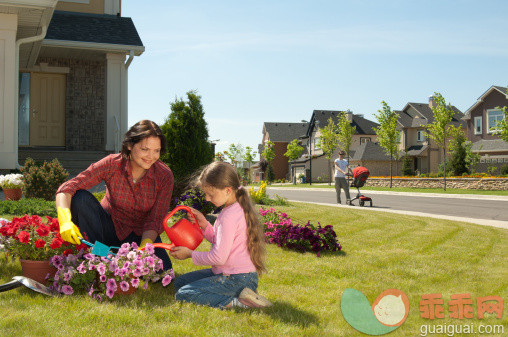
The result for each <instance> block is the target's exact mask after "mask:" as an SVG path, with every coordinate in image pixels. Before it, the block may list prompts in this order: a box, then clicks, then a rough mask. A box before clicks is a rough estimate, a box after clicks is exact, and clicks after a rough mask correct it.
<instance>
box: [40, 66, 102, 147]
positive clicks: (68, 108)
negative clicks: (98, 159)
mask: <svg viewBox="0 0 508 337" xmlns="http://www.w3.org/2000/svg"><path fill="white" fill-rule="evenodd" d="M38 63H39V64H40V63H48V65H49V66H54V67H68V68H69V70H70V72H69V74H68V75H67V85H66V97H65V148H66V150H68V151H104V149H105V132H106V131H105V125H106V121H105V115H106V108H105V107H106V99H105V97H106V95H105V93H106V87H105V83H106V79H105V77H106V75H105V74H106V62H105V61H90V60H75V59H55V58H42V57H41V58H39V59H38Z"/></svg>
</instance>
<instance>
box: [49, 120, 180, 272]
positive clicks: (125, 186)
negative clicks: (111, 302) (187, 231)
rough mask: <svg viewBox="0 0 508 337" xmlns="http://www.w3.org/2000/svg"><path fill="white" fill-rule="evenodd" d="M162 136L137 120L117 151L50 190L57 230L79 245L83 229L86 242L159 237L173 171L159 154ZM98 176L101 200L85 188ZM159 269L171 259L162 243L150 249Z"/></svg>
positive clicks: (163, 142)
mask: <svg viewBox="0 0 508 337" xmlns="http://www.w3.org/2000/svg"><path fill="white" fill-rule="evenodd" d="M165 150H166V138H165V137H164V135H163V134H162V131H161V129H160V128H159V126H158V125H157V124H155V123H154V122H152V121H149V120H142V121H140V122H138V123H136V124H135V125H134V126H132V127H131V128H130V129H129V131H127V133H126V134H125V136H124V139H123V142H122V151H121V153H118V154H111V155H109V156H107V157H105V158H103V159H101V160H100V161H98V162H96V163H93V164H92V165H90V167H88V168H87V169H86V170H85V171H83V172H81V173H80V174H79V175H78V176H76V177H75V178H73V179H71V180H69V181H67V182H65V183H63V184H62V185H61V186H60V187H59V188H58V191H57V192H56V193H57V194H56V207H57V212H58V221H59V223H60V235H61V237H62V239H64V240H65V241H68V242H71V243H75V244H79V243H80V241H79V238H82V237H83V235H82V234H81V233H83V234H84V235H86V236H87V237H88V240H89V241H90V242H92V243H94V242H95V241H99V242H102V243H104V244H106V245H108V246H120V245H121V244H122V243H124V242H136V243H137V244H138V245H140V246H141V247H143V246H145V245H146V244H147V243H153V242H161V239H160V236H159V235H160V233H162V231H163V226H162V221H163V219H164V216H165V215H166V214H167V212H168V211H169V204H170V200H171V194H172V192H173V183H174V178H173V173H172V172H171V170H170V169H169V167H168V166H166V164H164V163H163V162H161V161H160V160H159V157H160V155H161V154H162V153H164V152H165ZM102 181H104V182H105V184H106V187H107V189H106V195H105V196H104V198H103V199H102V201H101V203H99V202H98V201H97V199H96V198H95V197H94V196H93V195H92V194H91V193H90V192H88V191H87V189H90V188H92V187H93V186H96V185H97V184H99V183H100V182H102ZM155 255H157V256H158V257H159V258H160V259H161V260H162V262H163V266H164V270H167V269H170V268H171V260H170V259H169V256H168V254H167V252H166V251H165V250H164V249H162V248H157V249H155Z"/></svg>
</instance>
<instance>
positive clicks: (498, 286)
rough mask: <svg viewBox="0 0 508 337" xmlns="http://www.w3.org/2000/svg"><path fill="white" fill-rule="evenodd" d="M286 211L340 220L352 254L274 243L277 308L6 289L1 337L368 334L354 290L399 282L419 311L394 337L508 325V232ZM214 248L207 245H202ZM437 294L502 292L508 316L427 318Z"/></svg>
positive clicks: (295, 208)
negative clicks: (352, 321)
mask: <svg viewBox="0 0 508 337" xmlns="http://www.w3.org/2000/svg"><path fill="white" fill-rule="evenodd" d="M276 209H278V210H281V211H284V212H287V213H288V214H289V215H290V216H291V217H292V218H293V220H299V221H300V222H306V221H307V220H309V219H310V220H313V222H318V221H319V222H320V223H321V224H324V225H328V224H330V225H333V226H334V228H335V231H336V232H337V234H338V236H339V240H340V242H341V244H342V245H343V251H342V252H340V253H338V254H336V253H335V254H323V255H321V257H319V258H318V257H316V256H315V254H312V253H305V254H300V253H296V252H292V251H287V250H283V249H281V248H279V247H277V246H273V245H268V246H267V254H268V255H267V256H268V258H267V265H268V269H269V273H268V274H267V275H265V276H263V277H262V278H261V280H260V286H259V292H260V293H261V294H263V295H265V296H266V297H267V298H269V299H270V300H271V301H272V302H273V303H274V306H273V307H271V308H266V309H263V310H218V309H212V308H208V307H202V306H198V305H193V304H188V303H180V302H176V301H175V300H174V290H173V288H172V286H171V285H170V286H169V288H163V287H162V286H161V285H160V284H155V285H152V286H151V287H150V289H149V290H148V291H142V290H138V292H137V293H136V294H134V295H131V296H128V297H122V298H118V299H114V300H113V301H108V302H104V303H96V302H95V301H93V300H92V299H90V298H89V297H88V296H85V295H74V296H67V297H53V298H52V297H45V296H42V295H39V294H37V293H34V292H30V291H28V290H26V289H22V288H18V289H16V290H11V291H8V292H4V293H0V307H1V308H2V319H1V320H0V336H28V335H32V336H53V335H55V331H58V335H61V336H94V335H97V336H99V335H100V336H139V335H143V334H147V333H149V334H154V335H159V336H170V335H173V336H359V335H360V333H359V332H357V331H356V330H354V329H353V328H352V327H351V326H350V325H349V324H348V323H347V322H346V321H345V320H344V318H343V316H342V314H341V309H340V299H341V296H342V293H343V291H344V289H346V288H354V289H357V290H359V291H361V292H363V293H364V294H365V295H366V296H367V298H368V299H369V301H370V303H372V302H373V301H374V299H375V298H376V297H377V296H378V295H379V294H380V293H381V292H382V291H384V290H386V289H389V288H397V289H400V290H402V291H403V292H404V293H405V294H406V295H407V296H408V298H409V303H410V312H409V316H408V318H407V320H406V322H405V323H404V324H403V325H402V326H401V327H400V328H398V329H397V330H395V331H394V332H392V333H390V335H389V336H418V335H419V334H420V326H421V325H424V324H430V325H438V324H441V325H442V324H445V323H446V324H448V325H451V324H458V325H471V324H474V325H475V327H478V326H479V325H480V324H482V325H489V324H491V325H504V327H505V331H508V330H507V329H508V328H507V323H508V318H507V317H508V316H507V315H506V308H507V307H508V305H506V299H507V298H508V296H507V295H508V289H507V285H508V275H507V273H508V262H507V261H508V260H507V259H506V256H507V254H508V231H507V230H503V229H499V228H493V227H486V226H479V225H473V224H467V223H459V222H453V221H445V220H437V219H429V218H422V217H414V216H405V215H398V214H389V213H381V212H379V213H378V212H375V213H373V212H368V213H366V212H361V210H356V209H344V208H335V207H327V206H318V205H309V204H303V203H295V204H293V205H292V206H284V207H282V206H281V207H276ZM0 217H2V216H1V215H0ZM3 217H5V216H3ZM208 247H209V246H208V245H207V244H205V243H203V244H202V246H201V247H200V248H199V249H200V250H206V249H208ZM0 258H1V257H0ZM1 261H2V263H0V281H2V283H4V282H7V281H9V280H10V278H11V277H12V276H14V275H20V273H21V271H20V266H19V263H18V262H17V261H16V262H7V263H6V262H5V260H1ZM174 265H175V270H176V272H177V273H179V274H181V273H185V272H188V271H192V270H195V269H196V268H197V267H195V266H194V265H193V264H192V262H191V261H190V260H185V261H176V262H175V263H174ZM430 293H439V294H442V296H443V299H444V301H445V314H446V313H447V311H446V310H447V305H446V303H447V301H448V300H450V296H451V295H453V294H462V293H469V294H471V297H472V299H473V301H474V302H475V300H476V297H483V296H490V295H497V296H501V297H502V298H503V299H504V300H505V305H504V307H505V310H504V311H505V312H504V315H503V318H502V319H496V318H493V317H489V318H487V319H484V320H479V319H478V318H477V315H476V309H475V318H474V319H464V320H458V319H452V318H448V317H446V318H444V319H441V320H433V321H431V320H427V319H423V318H421V317H420V311H419V301H420V300H421V296H422V295H423V294H430ZM475 308H476V304H475ZM489 336H496V335H495V334H491V335H489ZM497 336H500V334H498V335H497Z"/></svg>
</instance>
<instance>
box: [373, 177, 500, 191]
mask: <svg viewBox="0 0 508 337" xmlns="http://www.w3.org/2000/svg"><path fill="white" fill-rule="evenodd" d="M365 186H382V187H389V186H390V178H369V179H367V181H366V182H365ZM392 187H412V188H443V178H393V180H392ZM446 187H447V188H458V189H467V190H490V191H506V190H508V178H446Z"/></svg>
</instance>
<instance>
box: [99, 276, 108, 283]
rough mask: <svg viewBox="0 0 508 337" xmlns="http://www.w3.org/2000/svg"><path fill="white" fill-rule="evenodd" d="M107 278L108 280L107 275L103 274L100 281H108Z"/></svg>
mask: <svg viewBox="0 0 508 337" xmlns="http://www.w3.org/2000/svg"><path fill="white" fill-rule="evenodd" d="M106 280H107V277H106V275H101V276H99V281H101V283H104V282H106Z"/></svg>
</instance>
